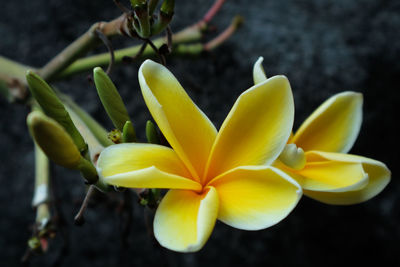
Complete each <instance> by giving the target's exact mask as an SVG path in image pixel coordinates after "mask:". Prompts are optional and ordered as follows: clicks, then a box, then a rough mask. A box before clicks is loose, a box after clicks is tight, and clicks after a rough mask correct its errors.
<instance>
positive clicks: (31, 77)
mask: <svg viewBox="0 0 400 267" xmlns="http://www.w3.org/2000/svg"><path fill="white" fill-rule="evenodd" d="M26 80H27V82H28V85H29V89H30V91H31V93H32V96H33V97H34V98H35V99H36V101H37V102H38V103H39V105H40V107H41V108H42V109H43V111H44V113H45V114H46V115H47V116H49V117H51V118H53V119H54V120H55V121H57V122H58V123H59V124H60V125H61V126H62V127H64V129H65V130H66V131H67V132H68V134H69V135H70V137H71V138H72V140H73V142H74V143H75V145H76V146H77V147H78V150H79V151H80V153H82V155H85V154H86V152H87V145H86V143H85V140H84V139H83V138H82V136H81V134H80V133H79V131H78V130H77V129H76V127H75V125H74V123H73V122H72V120H71V118H70V116H69V114H68V112H67V110H66V109H65V107H64V105H63V103H62V102H61V101H60V99H59V98H58V97H57V95H56V94H55V92H54V91H53V89H51V87H50V86H49V85H48V84H47V83H46V82H45V81H44V80H43V79H42V78H40V76H39V75H37V74H35V73H33V72H32V71H28V73H27V75H26Z"/></svg>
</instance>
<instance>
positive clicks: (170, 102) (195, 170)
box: [139, 60, 217, 179]
mask: <svg viewBox="0 0 400 267" xmlns="http://www.w3.org/2000/svg"><path fill="white" fill-rule="evenodd" d="M139 82H140V86H141V89H142V94H143V97H144V100H145V102H146V105H147V107H148V108H149V110H150V113H151V114H152V116H153V118H154V120H155V121H156V122H157V125H158V126H159V127H160V129H161V131H162V133H163V134H164V136H165V137H166V139H167V140H168V142H169V143H170V144H171V146H172V148H173V149H174V150H175V151H176V153H177V154H178V156H179V157H180V158H181V159H182V161H183V162H184V163H185V165H186V166H187V168H188V169H189V171H190V172H191V174H192V176H193V177H195V178H196V179H199V177H200V176H201V175H202V174H203V172H204V169H205V166H206V162H207V159H208V155H209V153H210V150H211V147H212V144H213V143H214V140H215V137H216V135H217V131H216V129H215V127H214V125H213V124H212V123H211V121H210V120H209V119H208V118H207V116H206V115H205V114H204V113H203V112H202V111H201V110H200V109H199V108H198V107H197V106H196V105H195V104H194V103H193V101H192V100H191V99H190V97H189V96H188V95H187V94H186V92H185V90H184V89H183V88H182V86H181V85H180V84H179V82H178V81H177V80H176V78H175V77H174V76H173V74H172V73H171V72H170V71H169V70H168V69H166V68H165V67H164V66H162V65H160V64H158V63H155V62H153V61H151V60H146V61H145V62H144V63H143V64H142V66H141V67H140V69H139Z"/></svg>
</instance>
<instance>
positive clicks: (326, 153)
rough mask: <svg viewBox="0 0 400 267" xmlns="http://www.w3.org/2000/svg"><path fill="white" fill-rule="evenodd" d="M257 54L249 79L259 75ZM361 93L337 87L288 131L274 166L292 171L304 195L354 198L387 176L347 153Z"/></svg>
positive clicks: (331, 200)
mask: <svg viewBox="0 0 400 267" xmlns="http://www.w3.org/2000/svg"><path fill="white" fill-rule="evenodd" d="M262 60H263V59H262V58H260V59H259V60H258V61H257V62H256V63H255V65H254V68H253V78H254V83H255V84H258V83H260V82H263V81H265V80H266V79H267V78H266V76H265V73H264V70H263V68H262V65H261V63H262ZM362 102H363V98H362V94H360V93H356V92H343V93H339V94H336V95H334V96H332V97H331V98H329V99H328V100H326V101H325V102H324V103H323V104H322V105H321V106H320V107H318V108H317V109H316V110H315V111H314V112H313V113H312V114H311V116H310V117H308V118H307V119H306V120H305V121H304V122H303V124H302V125H301V126H300V128H299V129H298V130H297V131H296V133H295V134H294V135H292V136H291V137H290V139H289V141H288V145H287V146H286V147H285V149H284V150H283V152H282V154H281V155H280V156H279V159H278V160H277V161H276V162H275V164H274V166H276V167H278V168H280V169H282V170H283V171H285V172H286V173H287V174H289V175H290V176H291V177H293V178H294V179H295V180H296V181H298V182H299V184H300V185H301V186H302V188H303V192H304V194H305V195H307V196H309V197H311V198H313V199H316V200H319V201H321V202H324V203H327V204H339V205H347V204H355V203H360V202H363V201H366V200H368V199H370V198H372V197H374V196H376V195H377V194H379V193H380V192H381V191H382V190H383V189H384V188H385V186H386V185H387V184H388V183H389V181H390V176H391V174H390V171H389V169H388V168H387V167H386V165H385V164H384V163H382V162H380V161H376V160H373V159H369V158H365V157H361V156H355V155H350V154H347V153H348V152H349V150H350V149H351V148H352V146H353V144H354V142H355V140H356V139H357V136H358V133H359V131H360V127H361V121H362Z"/></svg>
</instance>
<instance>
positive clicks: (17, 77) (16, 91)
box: [0, 56, 34, 102]
mask: <svg viewBox="0 0 400 267" xmlns="http://www.w3.org/2000/svg"><path fill="white" fill-rule="evenodd" d="M28 69H34V68H33V67H30V66H26V65H22V64H20V63H17V62H15V61H13V60H10V59H7V58H5V57H2V56H0V94H2V95H3V97H5V98H6V99H7V100H9V101H10V102H12V101H14V100H23V99H24V97H26V95H27V87H26V82H25V74H26V71H27V70H28Z"/></svg>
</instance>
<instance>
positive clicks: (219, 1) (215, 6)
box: [202, 0, 226, 24]
mask: <svg viewBox="0 0 400 267" xmlns="http://www.w3.org/2000/svg"><path fill="white" fill-rule="evenodd" d="M225 1H226V0H216V1H215V2H214V4H213V5H212V7H211V8H210V9H209V10H208V11H207V13H206V14H205V15H204V17H203V19H202V21H203V22H204V23H206V24H208V23H210V21H211V20H212V19H213V18H214V16H215V15H216V14H217V13H218V11H219V10H220V9H221V7H222V5H223V4H224V3H225Z"/></svg>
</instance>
